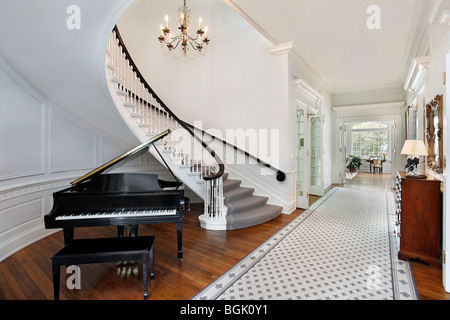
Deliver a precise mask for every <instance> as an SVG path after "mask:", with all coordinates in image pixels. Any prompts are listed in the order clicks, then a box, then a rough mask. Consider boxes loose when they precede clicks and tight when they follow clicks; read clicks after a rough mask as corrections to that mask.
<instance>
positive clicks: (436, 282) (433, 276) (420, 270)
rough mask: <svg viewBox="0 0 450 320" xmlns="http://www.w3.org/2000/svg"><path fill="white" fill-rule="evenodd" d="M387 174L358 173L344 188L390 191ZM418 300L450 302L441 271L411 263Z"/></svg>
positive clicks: (389, 180)
mask: <svg viewBox="0 0 450 320" xmlns="http://www.w3.org/2000/svg"><path fill="white" fill-rule="evenodd" d="M391 181H392V177H391V176H390V175H389V174H370V173H358V174H357V175H356V177H355V178H353V179H352V180H347V184H346V185H345V187H347V188H354V189H361V190H378V191H392V192H395V190H393V189H391ZM411 265H412V267H413V273H414V279H415V281H416V287H417V292H418V293H419V297H420V300H450V294H449V293H447V292H445V290H444V287H443V285H442V270H438V269H434V268H431V267H429V266H428V265H426V264H424V263H422V262H420V261H411Z"/></svg>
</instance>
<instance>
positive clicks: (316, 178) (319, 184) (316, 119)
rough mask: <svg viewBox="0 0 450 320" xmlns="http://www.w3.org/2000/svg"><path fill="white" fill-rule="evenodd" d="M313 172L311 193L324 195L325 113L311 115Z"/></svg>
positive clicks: (311, 175)
mask: <svg viewBox="0 0 450 320" xmlns="http://www.w3.org/2000/svg"><path fill="white" fill-rule="evenodd" d="M309 126H310V134H311V137H310V141H311V145H310V150H311V172H310V186H309V193H310V194H313V195H316V196H323V195H324V193H325V190H324V187H323V115H310V117H309Z"/></svg>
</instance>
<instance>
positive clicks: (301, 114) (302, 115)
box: [296, 106, 309, 209]
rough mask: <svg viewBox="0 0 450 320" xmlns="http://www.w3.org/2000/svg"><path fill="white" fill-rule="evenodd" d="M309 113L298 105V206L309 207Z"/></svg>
mask: <svg viewBox="0 0 450 320" xmlns="http://www.w3.org/2000/svg"><path fill="white" fill-rule="evenodd" d="M308 136H309V135H308V113H307V109H306V107H302V106H297V133H296V141H297V207H298V208H302V209H306V208H308V207H309V170H308V169H309V152H308V140H309V139H308Z"/></svg>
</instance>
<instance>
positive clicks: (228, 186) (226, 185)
mask: <svg viewBox="0 0 450 320" xmlns="http://www.w3.org/2000/svg"><path fill="white" fill-rule="evenodd" d="M240 185H241V180H234V179H227V180H225V181H224V182H223V191H224V192H227V191H230V190H232V189H234V188H238V187H239V186H240Z"/></svg>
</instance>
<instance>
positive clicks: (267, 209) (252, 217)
mask: <svg viewBox="0 0 450 320" xmlns="http://www.w3.org/2000/svg"><path fill="white" fill-rule="evenodd" d="M282 209H283V208H282V207H280V206H275V205H271V204H266V205H265V206H263V207H258V208H255V209H253V210H250V211H246V212H245V214H227V230H235V229H242V228H248V227H252V226H255V225H258V224H261V223H264V222H267V221H270V220H272V219H274V218H276V217H278V216H279V215H280V214H281V210H282Z"/></svg>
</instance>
